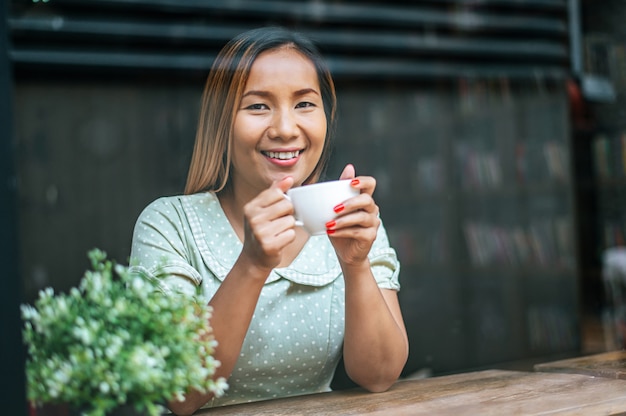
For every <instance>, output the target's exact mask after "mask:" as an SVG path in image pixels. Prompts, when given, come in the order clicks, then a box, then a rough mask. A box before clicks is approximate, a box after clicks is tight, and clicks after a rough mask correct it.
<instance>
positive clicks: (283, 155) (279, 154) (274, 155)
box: [261, 150, 301, 160]
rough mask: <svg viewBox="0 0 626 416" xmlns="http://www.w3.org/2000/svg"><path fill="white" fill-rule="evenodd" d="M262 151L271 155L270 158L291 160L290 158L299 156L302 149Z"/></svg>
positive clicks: (268, 155)
mask: <svg viewBox="0 0 626 416" xmlns="http://www.w3.org/2000/svg"><path fill="white" fill-rule="evenodd" d="M261 153H263V154H264V155H265V156H267V157H269V158H270V159H278V160H289V159H295V158H296V157H298V156H299V155H300V153H301V151H300V150H296V151H295V152H261Z"/></svg>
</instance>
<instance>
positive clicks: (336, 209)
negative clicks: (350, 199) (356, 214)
mask: <svg viewBox="0 0 626 416" xmlns="http://www.w3.org/2000/svg"><path fill="white" fill-rule="evenodd" d="M344 208H345V207H344V206H343V204H339V205H337V206H336V207H335V208H333V211H335V212H336V213H337V214H339V213H340V212H341V211H343V209H344Z"/></svg>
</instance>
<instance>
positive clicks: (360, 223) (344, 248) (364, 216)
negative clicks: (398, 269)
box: [326, 164, 380, 266]
mask: <svg viewBox="0 0 626 416" xmlns="http://www.w3.org/2000/svg"><path fill="white" fill-rule="evenodd" d="M339 179H352V186H353V187H354V188H356V189H358V190H359V191H360V192H361V193H360V194H359V195H357V196H355V197H353V198H350V199H348V200H347V201H345V202H344V203H343V204H340V205H338V206H337V207H335V212H337V218H335V220H334V221H331V222H330V223H328V224H326V226H327V234H328V236H329V237H330V241H331V243H332V245H333V247H334V248H335V251H336V252H337V256H338V257H339V260H340V261H341V262H343V263H344V264H347V265H354V266H357V265H361V264H362V263H363V262H364V261H366V260H367V255H368V254H369V252H370V249H371V247H372V244H374V240H375V239H376V234H377V232H378V227H379V225H380V219H379V217H378V205H376V203H375V202H374V199H373V198H372V194H373V193H374V189H375V188H376V179H374V178H373V177H371V176H359V177H355V170H354V166H352V165H350V164H349V165H347V166H346V167H345V168H344V169H343V172H342V173H341V177H340V178H339Z"/></svg>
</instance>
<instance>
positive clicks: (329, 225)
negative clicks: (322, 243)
mask: <svg viewBox="0 0 626 416" xmlns="http://www.w3.org/2000/svg"><path fill="white" fill-rule="evenodd" d="M336 224H337V223H336V222H335V220H331V221H328V222H327V223H326V228H333V227H334V226H335V225H336Z"/></svg>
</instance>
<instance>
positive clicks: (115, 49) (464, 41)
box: [8, 0, 569, 79]
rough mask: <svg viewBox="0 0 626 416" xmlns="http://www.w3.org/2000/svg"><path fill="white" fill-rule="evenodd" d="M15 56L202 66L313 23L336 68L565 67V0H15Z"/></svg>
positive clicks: (59, 63)
mask: <svg viewBox="0 0 626 416" xmlns="http://www.w3.org/2000/svg"><path fill="white" fill-rule="evenodd" d="M8 23H9V30H10V36H11V43H12V49H11V51H10V56H11V59H12V61H13V63H14V65H15V66H16V68H17V69H18V70H19V69H28V70H31V71H35V72H36V71H50V70H55V69H61V70H63V71H84V70H86V69H91V70H97V69H105V70H111V69H114V70H122V71H128V70H140V71H150V72H159V73H161V72H165V73H169V72H171V71H175V72H181V71H182V72H183V73H185V74H189V73H195V72H196V71H199V72H202V73H203V74H204V73H205V72H206V70H207V69H208V68H209V66H210V65H211V63H212V61H213V59H214V57H215V55H216V53H217V51H218V50H219V49H220V47H221V46H222V45H223V44H224V43H225V42H226V41H227V40H228V39H229V38H231V37H232V36H234V35H235V34H237V33H239V32H241V31H243V30H246V29H250V28H254V27H259V26H264V25H283V26H287V27H290V28H295V29H297V30H299V31H301V32H304V33H306V34H308V35H310V36H311V37H312V38H313V39H314V40H315V41H316V42H317V43H318V45H319V46H320V48H321V49H322V51H323V53H324V54H325V56H326V57H327V58H328V61H329V63H330V65H331V69H332V71H333V73H334V75H335V76H336V77H342V76H352V77H354V76H359V77H367V78H371V77H374V78H393V79H405V78H409V79H435V78H437V79H441V78H449V77H459V76H463V77H472V76H477V77H484V76H497V77H500V76H503V77H511V78H520V77H521V78H529V77H541V78H552V77H556V78H561V77H563V76H564V75H565V74H566V73H567V72H568V65H569V60H568V55H569V52H568V27H567V1H566V0H423V1H409V0H407V1H399V0H395V1H393V0H390V1H374V0H369V1H363V0H362V1H357V0H344V1H331V0H310V1H305V0H295V1H294V0H291V1H289V0H266V1H263V0H49V2H42V1H41V0H39V1H36V2H33V1H26V0H11V11H10V16H9V22H8Z"/></svg>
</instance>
